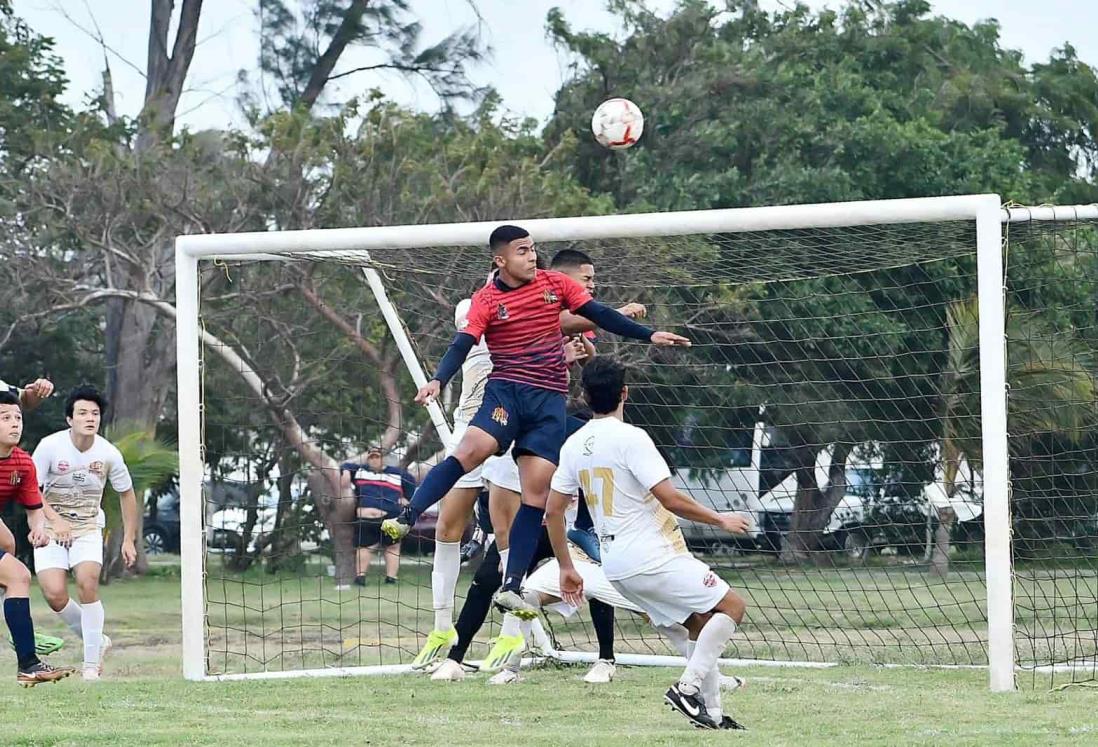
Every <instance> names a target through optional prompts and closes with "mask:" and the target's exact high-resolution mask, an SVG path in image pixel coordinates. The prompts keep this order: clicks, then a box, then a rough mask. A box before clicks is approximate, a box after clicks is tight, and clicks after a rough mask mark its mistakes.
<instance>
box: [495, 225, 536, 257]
mask: <svg viewBox="0 0 1098 747" xmlns="http://www.w3.org/2000/svg"><path fill="white" fill-rule="evenodd" d="M529 235H530V232H529V231H527V230H526V229H525V228H522V227H520V226H509V225H505V226H499V227H498V228H496V230H494V231H492V235H491V236H489V237H488V248H489V249H490V250H491V251H492V253H493V254H494V253H495V252H496V250H498V249H499V248H500V247H501V246H506V245H507V244H510V243H511V242H512V241H514V240H515V239H525V238H526V237H527V236H529Z"/></svg>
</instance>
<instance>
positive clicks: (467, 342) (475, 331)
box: [416, 294, 489, 405]
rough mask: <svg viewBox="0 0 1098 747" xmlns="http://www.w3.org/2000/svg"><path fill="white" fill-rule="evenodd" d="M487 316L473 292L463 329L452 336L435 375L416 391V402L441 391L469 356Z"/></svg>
mask: <svg viewBox="0 0 1098 747" xmlns="http://www.w3.org/2000/svg"><path fill="white" fill-rule="evenodd" d="M488 318H489V313H488V307H487V306H486V305H485V302H484V301H483V300H482V299H481V298H480V297H479V295H478V294H474V295H473V299H472V302H471V303H470V304H469V312H468V314H467V315H466V317H465V327H464V329H462V331H460V332H458V333H457V334H456V335H455V336H454V339H453V341H452V342H451V343H450V347H449V348H448V349H447V350H446V355H444V356H442V360H441V361H440V362H439V364H438V370H437V371H436V372H435V375H434V376H433V377H432V378H431V380H430V381H428V382H427V383H426V384H424V385H423V386H422V387H420V389H419V391H418V392H417V393H416V404H420V405H425V404H427V403H428V402H431V401H432V400H434V399H435V398H436V397H437V396H438V394H439V392H441V391H442V387H444V386H446V384H447V382H449V381H450V379H452V378H454V376H455V375H456V374H457V372H458V371H460V370H461V364H462V363H464V362H465V359H466V358H468V357H469V351H470V350H472V349H473V346H474V345H476V344H477V341H478V340H480V337H481V335H483V334H484V331H485V329H487V327H488ZM455 321H456V320H455Z"/></svg>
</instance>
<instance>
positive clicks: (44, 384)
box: [19, 379, 53, 412]
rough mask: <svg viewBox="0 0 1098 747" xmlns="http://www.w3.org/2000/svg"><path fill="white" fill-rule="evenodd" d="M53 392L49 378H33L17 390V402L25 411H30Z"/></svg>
mask: <svg viewBox="0 0 1098 747" xmlns="http://www.w3.org/2000/svg"><path fill="white" fill-rule="evenodd" d="M51 394H53V382H51V381H50V380H49V379H35V380H34V381H32V382H31V383H29V384H27V385H26V386H25V387H23V388H22V389H20V390H19V403H20V404H21V405H22V406H23V410H24V411H25V412H30V411H31V410H34V409H36V408H37V407H38V405H40V404H42V401H43V400H44V399H46V398H47V397H49V396H50V395H51Z"/></svg>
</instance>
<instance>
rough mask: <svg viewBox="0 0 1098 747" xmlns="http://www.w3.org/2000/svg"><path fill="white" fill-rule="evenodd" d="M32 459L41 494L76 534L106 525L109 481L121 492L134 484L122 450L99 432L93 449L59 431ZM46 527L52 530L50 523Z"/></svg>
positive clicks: (85, 532)
mask: <svg viewBox="0 0 1098 747" xmlns="http://www.w3.org/2000/svg"><path fill="white" fill-rule="evenodd" d="M33 459H34V467H35V469H36V470H37V471H38V484H39V485H40V486H41V488H42V495H43V496H44V497H45V499H46V501H47V502H48V503H49V504H50V506H51V507H52V508H53V510H54V511H56V512H57V513H59V514H60V515H61V516H63V517H64V518H65V519H67V520H68V521H69V522H70V523H71V524H72V533H73V536H80V535H83V534H89V533H91V532H95V531H98V530H99V528H100V527H102V526H103V512H102V508H101V507H102V504H103V490H104V489H105V488H106V486H107V483H108V482H109V483H110V486H111V487H112V488H114V489H115V490H116V491H117V492H119V493H123V492H125V491H127V490H129V489H130V488H132V487H133V480H132V479H130V471H129V470H128V469H127V468H126V463H125V462H124V461H123V460H122V453H121V452H120V451H119V450H118V449H117V448H115V446H114V444H112V443H111V442H110V441H108V440H107V439H105V438H103V437H102V436H99V435H97V436H96V437H95V441H94V442H93V443H92V446H91V448H90V449H88V450H87V451H80V450H79V449H77V448H76V445H75V444H74V443H73V442H72V436H71V435H70V431H67V430H65V431H58V432H57V433H54V434H52V435H49V436H46V437H45V438H43V439H42V440H41V441H40V442H39V443H38V447H37V448H36V449H35V450H34V455H33ZM46 528H47V530H49V526H48V525H47V527H46Z"/></svg>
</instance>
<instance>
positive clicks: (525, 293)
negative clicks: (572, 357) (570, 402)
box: [462, 270, 591, 393]
mask: <svg viewBox="0 0 1098 747" xmlns="http://www.w3.org/2000/svg"><path fill="white" fill-rule="evenodd" d="M590 300H591V294H589V293H588V292H587V291H586V290H584V288H583V286H582V285H580V284H579V283H577V282H576V281H575V280H573V279H572V278H570V277H568V276H567V275H565V274H564V273H561V272H556V271H554V270H538V271H537V273H536V274H535V275H534V279H533V280H531V281H530V282H529V283H526V284H524V285H521V286H519V287H518V288H510V287H508V286H506V285H504V284H503V283H502V282H501V281H500V280H499V278H496V280H495V281H494V282H493V283H492V284H491V285H488V286H485V287H484V288H481V289H480V290H478V291H477V292H476V293H474V294H473V304H472V306H471V307H470V308H469V316H468V317H467V324H466V327H465V329H463V330H462V331H463V332H465V333H466V334H469V335H472V337H473V339H474V340H477V341H479V340H480V338H481V335H483V336H484V338H485V341H486V342H487V343H488V352H489V353H490V354H491V356H492V373H491V374H489V376H488V378H489V379H501V380H503V381H513V382H517V383H519V384H529V385H530V386H536V387H539V388H541V389H549V390H551V391H554V392H564V393H567V392H568V369H567V367H566V366H565V365H564V335H563V334H562V333H561V329H560V312H561V311H575V310H576V309H578V308H579V307H580V306H583V305H584V304H585V303H587V302H588V301H590Z"/></svg>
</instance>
